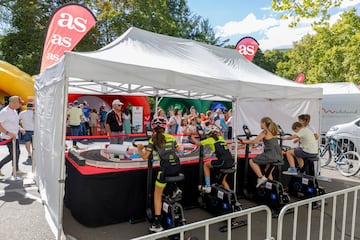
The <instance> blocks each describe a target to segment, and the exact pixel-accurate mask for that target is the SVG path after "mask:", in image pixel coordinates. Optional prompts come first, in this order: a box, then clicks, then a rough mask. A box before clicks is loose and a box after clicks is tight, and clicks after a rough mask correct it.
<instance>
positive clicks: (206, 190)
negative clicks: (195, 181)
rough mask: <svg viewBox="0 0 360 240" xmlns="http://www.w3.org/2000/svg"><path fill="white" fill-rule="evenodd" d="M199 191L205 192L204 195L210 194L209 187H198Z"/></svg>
mask: <svg viewBox="0 0 360 240" xmlns="http://www.w3.org/2000/svg"><path fill="white" fill-rule="evenodd" d="M199 191H201V192H205V193H211V187H210V186H202V185H199Z"/></svg>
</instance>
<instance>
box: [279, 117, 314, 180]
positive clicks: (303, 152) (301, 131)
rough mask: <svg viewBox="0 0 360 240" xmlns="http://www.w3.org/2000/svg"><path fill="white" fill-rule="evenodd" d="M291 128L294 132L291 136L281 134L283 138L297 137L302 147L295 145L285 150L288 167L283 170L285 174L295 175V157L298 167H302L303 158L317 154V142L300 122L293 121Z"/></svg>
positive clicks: (312, 134)
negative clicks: (295, 146)
mask: <svg viewBox="0 0 360 240" xmlns="http://www.w3.org/2000/svg"><path fill="white" fill-rule="evenodd" d="M291 128H292V130H293V131H294V132H295V134H293V135H291V136H283V137H281V139H283V140H292V139H296V138H299V139H300V143H301V146H302V147H297V148H294V149H291V150H288V151H287V152H286V158H287V160H288V162H289V165H290V167H289V169H288V170H287V171H284V172H283V174H285V175H297V174H298V173H297V168H296V167H295V157H296V159H297V162H298V164H299V168H300V169H301V168H303V167H304V158H313V157H316V156H317V155H318V144H317V141H316V139H315V136H314V133H313V132H312V131H311V130H310V129H309V128H306V127H304V126H303V125H302V124H301V123H300V122H295V123H293V125H292V127H291Z"/></svg>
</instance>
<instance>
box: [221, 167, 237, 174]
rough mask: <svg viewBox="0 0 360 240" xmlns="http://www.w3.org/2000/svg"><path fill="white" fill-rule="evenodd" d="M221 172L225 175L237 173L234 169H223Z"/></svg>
mask: <svg viewBox="0 0 360 240" xmlns="http://www.w3.org/2000/svg"><path fill="white" fill-rule="evenodd" d="M219 172H221V173H223V174H231V173H234V172H235V169H234V168H222V169H220V170H219Z"/></svg>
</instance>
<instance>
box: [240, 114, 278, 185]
mask: <svg viewBox="0 0 360 240" xmlns="http://www.w3.org/2000/svg"><path fill="white" fill-rule="evenodd" d="M260 128H261V129H262V131H261V133H260V134H259V135H257V137H256V138H254V139H251V140H247V139H244V140H242V143H245V144H255V143H257V142H260V141H262V142H263V143H264V152H263V153H261V154H259V155H257V156H256V157H254V158H253V159H250V160H249V165H250V167H251V169H252V170H253V171H254V173H255V174H256V176H257V177H258V179H257V184H256V188H258V187H260V186H261V185H263V184H264V183H266V182H267V180H268V179H267V177H266V176H264V174H263V172H262V170H261V168H260V166H265V172H266V171H267V170H268V168H269V167H270V164H271V163H278V162H282V161H283V156H282V152H281V148H280V144H279V140H278V138H277V135H278V134H279V130H278V127H277V126H276V124H275V123H274V122H273V120H272V119H271V118H269V117H264V118H262V119H261V121H260ZM268 178H269V179H270V180H272V178H273V177H272V172H270V173H269V176H268Z"/></svg>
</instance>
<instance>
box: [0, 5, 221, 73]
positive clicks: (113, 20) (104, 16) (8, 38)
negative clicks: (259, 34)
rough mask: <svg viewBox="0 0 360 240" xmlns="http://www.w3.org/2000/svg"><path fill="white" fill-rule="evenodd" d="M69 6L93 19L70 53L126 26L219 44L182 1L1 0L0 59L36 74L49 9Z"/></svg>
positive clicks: (91, 46)
mask: <svg viewBox="0 0 360 240" xmlns="http://www.w3.org/2000/svg"><path fill="white" fill-rule="evenodd" d="M68 2H75V3H76V2H77V3H82V4H85V5H86V6H87V7H88V8H89V9H91V10H92V11H93V13H94V14H95V16H96V18H97V20H98V22H97V24H96V26H95V27H94V28H93V29H92V30H91V31H90V32H89V33H88V34H87V35H86V36H85V38H84V39H82V41H81V42H80V43H79V44H78V45H77V46H76V48H75V49H74V50H75V51H92V50H96V49H99V48H100V47H102V46H104V45H106V44H108V43H110V42H111V41H113V40H114V39H115V38H117V37H118V36H120V35H121V34H122V33H124V32H125V31H126V30H127V29H128V28H129V27H131V26H135V27H138V28H142V29H144V30H148V31H152V32H156V33H161V34H166V35H170V36H175V37H182V38H187V39H193V40H197V41H201V42H205V43H209V44H217V42H218V39H217V38H215V33H214V31H213V29H212V27H211V26H210V24H209V21H208V20H204V19H203V18H202V17H200V16H197V15H194V14H192V13H191V11H190V9H189V8H188V6H187V4H186V0H147V1H144V0H118V1H114V0H112V1H111V0H108V1H103V0H84V1H70V0H32V1H26V0H0V21H1V23H2V24H3V25H2V26H4V27H3V28H2V30H3V31H0V35H3V36H1V38H0V49H1V50H2V52H1V53H0V54H1V55H0V57H1V58H2V59H3V60H5V61H8V62H10V63H11V64H14V65H16V66H17V67H19V68H20V69H22V70H23V71H25V72H27V73H29V74H37V73H38V72H39V69H40V59H41V54H42V48H43V43H44V39H45V31H46V26H47V22H48V20H49V18H50V16H51V15H52V13H53V11H54V10H56V9H57V8H58V7H60V6H62V5H63V4H65V3H68ZM30 22H31V24H29V23H30Z"/></svg>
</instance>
